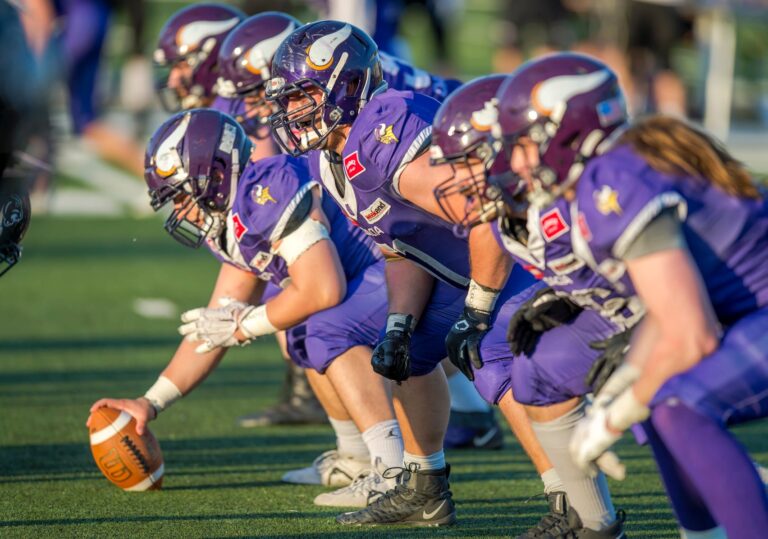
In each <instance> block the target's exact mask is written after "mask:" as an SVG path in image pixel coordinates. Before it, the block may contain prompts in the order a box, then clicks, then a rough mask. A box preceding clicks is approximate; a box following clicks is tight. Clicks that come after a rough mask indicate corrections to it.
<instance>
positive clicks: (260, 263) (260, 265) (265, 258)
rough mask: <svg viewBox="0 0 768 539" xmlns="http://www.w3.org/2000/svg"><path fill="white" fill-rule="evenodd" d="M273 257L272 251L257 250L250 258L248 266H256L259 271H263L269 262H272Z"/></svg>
mask: <svg viewBox="0 0 768 539" xmlns="http://www.w3.org/2000/svg"><path fill="white" fill-rule="evenodd" d="M273 257H274V255H273V254H272V253H268V252H266V251H259V252H258V253H256V256H254V257H253V258H252V259H251V263H250V266H251V267H253V268H256V269H257V270H259V271H264V270H265V269H266V268H267V266H268V265H269V263H270V262H272V258H273Z"/></svg>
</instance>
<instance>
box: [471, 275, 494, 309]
mask: <svg viewBox="0 0 768 539" xmlns="http://www.w3.org/2000/svg"><path fill="white" fill-rule="evenodd" d="M499 292H501V291H500V290H496V289H495V288H488V287H487V286H483V285H481V284H479V283H478V282H477V281H475V280H474V279H472V280H471V281H469V290H468V291H467V298H466V299H465V300H464V305H465V306H466V307H470V308H472V309H475V310H476V311H483V312H486V313H492V312H493V307H494V306H495V305H496V299H497V298H498V297H499Z"/></svg>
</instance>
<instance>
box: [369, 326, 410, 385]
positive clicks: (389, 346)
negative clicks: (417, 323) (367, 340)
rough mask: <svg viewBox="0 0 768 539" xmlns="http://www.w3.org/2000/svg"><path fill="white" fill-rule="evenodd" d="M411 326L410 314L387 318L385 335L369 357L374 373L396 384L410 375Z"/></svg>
mask: <svg viewBox="0 0 768 539" xmlns="http://www.w3.org/2000/svg"><path fill="white" fill-rule="evenodd" d="M413 326H414V323H413V316H411V315H410V314H409V315H404V314H395V313H393V314H390V315H389V316H388V317H387V333H386V335H385V336H384V339H382V340H381V342H379V344H378V345H376V348H374V350H373V356H371V366H372V367H373V370H374V371H375V372H376V373H378V374H380V375H381V376H383V377H384V378H389V379H390V380H394V381H395V382H398V383H399V382H402V381H403V380H407V379H408V377H409V376H410V375H411V353H410V347H411V335H412V334H413Z"/></svg>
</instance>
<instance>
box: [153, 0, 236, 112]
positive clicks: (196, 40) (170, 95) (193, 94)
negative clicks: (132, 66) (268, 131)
mask: <svg viewBox="0 0 768 539" xmlns="http://www.w3.org/2000/svg"><path fill="white" fill-rule="evenodd" d="M243 19H245V14H244V13H243V12H242V11H240V10H239V9H237V8H234V7H231V6H227V5H224V4H195V5H192V6H188V7H185V8H184V9H181V10H179V11H177V12H176V13H175V14H174V15H173V16H171V18H170V19H168V21H167V22H166V23H165V26H163V29H162V30H160V37H159V38H158V40H157V48H156V49H155V52H154V55H153V59H154V61H155V65H156V66H157V67H158V68H159V71H160V75H159V81H158V94H159V96H160V101H161V103H162V105H163V107H165V109H166V110H168V111H169V112H176V111H178V110H181V109H190V108H194V107H202V106H205V105H207V104H208V103H207V102H208V101H210V100H211V98H212V97H213V93H214V86H215V84H216V79H217V77H218V69H217V63H218V57H219V49H220V48H221V43H222V41H224V38H225V37H226V35H227V34H228V33H229V32H230V30H232V29H233V28H234V27H235V26H237V25H238V24H239V23H240V21H242V20H243ZM182 62H186V64H187V66H186V67H187V69H188V73H184V74H183V75H182V74H180V75H178V78H179V80H178V81H175V82H174V83H173V84H172V85H169V78H170V77H171V76H172V73H171V71H172V70H173V68H174V67H178V66H179V65H180V64H181V63H182Z"/></svg>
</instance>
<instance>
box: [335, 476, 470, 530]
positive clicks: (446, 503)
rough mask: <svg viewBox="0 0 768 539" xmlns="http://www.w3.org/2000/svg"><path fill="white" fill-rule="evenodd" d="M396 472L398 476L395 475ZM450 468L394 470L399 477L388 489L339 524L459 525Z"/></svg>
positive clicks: (338, 519)
mask: <svg viewBox="0 0 768 539" xmlns="http://www.w3.org/2000/svg"><path fill="white" fill-rule="evenodd" d="M393 472H396V473H393ZM449 473H450V467H448V466H446V467H445V468H443V469H440V470H424V471H420V470H419V469H418V468H417V467H416V466H414V465H411V466H410V467H409V468H408V469H406V468H390V469H389V470H387V471H386V472H384V476H385V477H387V478H396V480H397V483H396V485H395V488H393V489H391V490H388V491H387V492H385V493H384V494H383V495H382V496H381V497H379V498H378V499H377V500H376V501H375V502H373V503H371V505H369V506H368V507H366V508H364V509H360V510H359V511H353V512H350V513H342V514H341V515H339V516H337V517H336V522H338V523H339V524H344V525H347V526H386V525H401V526H448V525H451V524H453V523H455V522H456V506H455V505H454V504H453V498H452V494H451V491H450V490H449V485H448V474H449Z"/></svg>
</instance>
